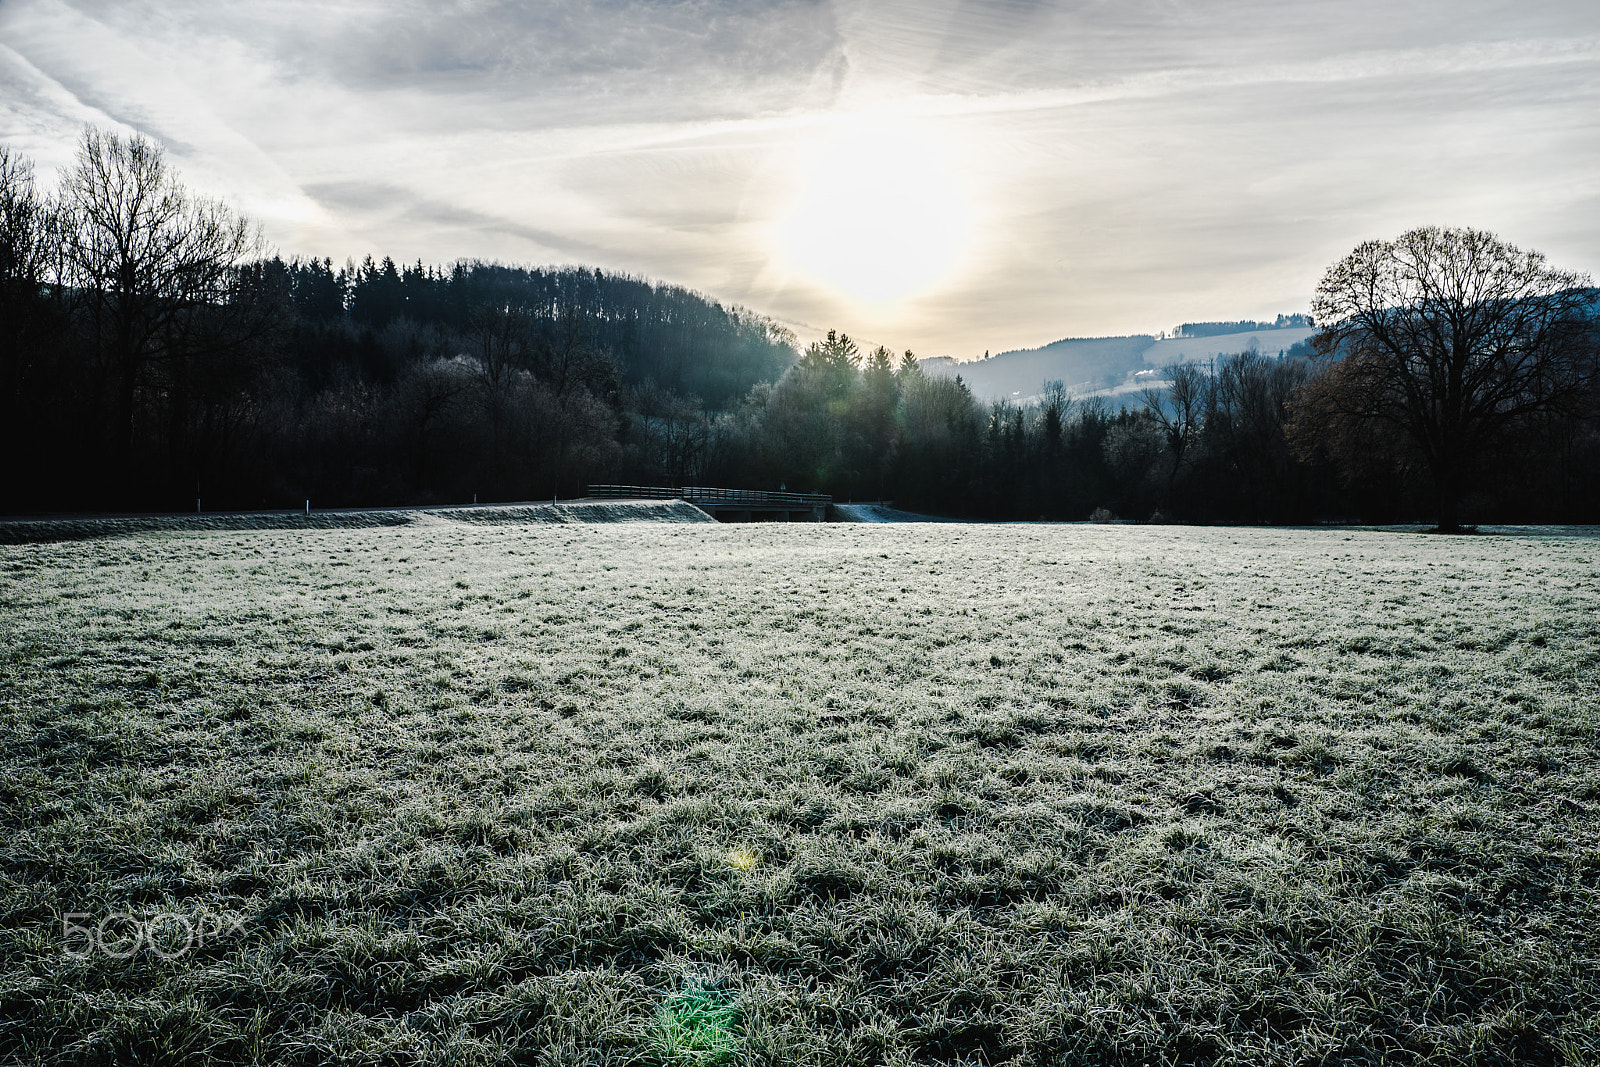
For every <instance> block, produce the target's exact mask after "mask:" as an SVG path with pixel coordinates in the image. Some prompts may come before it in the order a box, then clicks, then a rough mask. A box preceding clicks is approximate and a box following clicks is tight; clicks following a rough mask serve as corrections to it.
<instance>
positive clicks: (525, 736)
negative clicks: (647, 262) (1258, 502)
mask: <svg viewBox="0 0 1600 1067" xmlns="http://www.w3.org/2000/svg"><path fill="white" fill-rule="evenodd" d="M0 601H3V603H4V604H5V605H6V607H5V610H4V611H3V612H0V701H3V703H0V738H3V741H0V745H3V747H0V816H3V819H4V834H3V835H0V910H3V914H4V920H3V922H0V961H3V963H4V968H3V971H0V1060H3V1061H5V1062H20V1063H54V1062H119V1063H121V1062H140V1063H144V1062H163V1061H164V1062H171V1061H174V1060H181V1059H185V1058H187V1059H194V1060H199V1059H211V1060H214V1061H219V1062H252V1061H254V1062H274V1063H308V1064H309V1063H327V1062H340V1063H372V1064H378V1063H440V1064H443V1063H452V1064H474V1063H491V1062H506V1061H511V1062H519V1063H578V1062H592V1063H617V1064H622V1063H659V1064H708V1063H717V1062H725V1063H762V1064H780V1063H782V1064H791V1063H792V1064H838V1065H845V1064H879V1063H881V1064H914V1063H940V1064H944V1063H1000V1062H1015V1063H1019V1064H1036V1063H1037V1064H1047V1063H1049V1064H1055V1063H1059V1064H1129V1065H1131V1064H1205V1063H1251V1064H1281V1065H1289V1064H1309V1063H1328V1064H1333V1063H1371V1064H1376V1063H1379V1062H1387V1063H1418V1064H1420V1063H1427V1064H1481V1065H1489V1064H1510V1063H1554V1064H1590V1063H1594V1062H1596V1061H1597V1059H1600V921H1597V920H1600V888H1597V884H1600V691H1597V687H1596V684H1595V679H1596V678H1597V677H1600V541H1596V540H1592V539H1562V538H1545V539H1537V540H1536V539H1530V538H1519V537H1477V538H1437V537H1425V536H1418V535H1408V534H1398V533H1386V532H1354V531H1291V530H1262V529H1200V528H1186V527H1155V526H1045V525H1039V526H1030V525H1016V526H983V525H977V524H971V525H934V524H840V525H810V524H751V525H728V526H724V525H713V524H703V525H700V524H695V525H690V524H666V523H649V522H617V523H611V524H597V525H555V524H548V523H547V524H523V523H520V522H514V521H507V522H502V523H500V524H493V525H469V524H464V523H458V522H451V521H447V520H444V519H438V518H435V519H433V520H431V521H426V522H417V523H412V524H409V525H405V526H381V527H371V528H358V529H298V530H277V529H272V530H248V531H199V532H145V533H133V534H128V535H125V536H116V537H109V538H102V539H98V540H82V541H63V542H49V543H36V544H22V545H7V546H0ZM64 924H65V925H64ZM124 956H125V958H118V957H124Z"/></svg>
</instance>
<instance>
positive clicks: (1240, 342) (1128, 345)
mask: <svg viewBox="0 0 1600 1067" xmlns="http://www.w3.org/2000/svg"><path fill="white" fill-rule="evenodd" d="M1305 321H1306V317H1305V316H1304V315H1280V316H1278V322H1280V323H1288V322H1293V323H1298V324H1296V325H1287V324H1286V325H1282V326H1280V325H1278V324H1277V323H1261V322H1245V323H1185V324H1184V325H1183V326H1180V327H1179V328H1178V330H1177V331H1175V332H1177V333H1178V334H1179V336H1175V337H1166V338H1157V337H1155V336H1153V335H1151V334H1133V335H1131V336H1127V337H1067V338H1063V339H1062V340H1060V341H1053V342H1051V343H1050V344H1047V345H1044V346H1043V347H1041V348H1024V349H1017V350H1014V351H1010V352H1001V353H999V354H998V355H995V356H990V357H988V358H986V359H976V360H969V361H966V362H962V361H959V360H955V359H952V358H950V357H949V356H935V357H933V358H931V359H924V360H922V361H921V362H922V368H923V370H924V371H926V372H927V373H929V374H939V375H944V376H946V377H954V376H955V375H958V374H959V375H960V376H961V379H962V380H963V381H964V382H966V383H967V385H968V386H969V387H970V388H971V389H972V391H973V393H974V394H975V395H977V396H979V397H982V398H983V399H986V400H1006V399H1010V400H1018V401H1021V400H1027V399H1029V398H1031V397H1034V396H1037V395H1038V394H1039V392H1040V391H1041V389H1042V388H1043V385H1044V383H1045V382H1047V381H1060V382H1062V383H1063V384H1065V385H1066V387H1067V391H1068V392H1069V393H1072V394H1073V395H1076V396H1087V395H1090V394H1095V393H1107V394H1115V393H1119V392H1122V391H1125V388H1126V387H1128V386H1129V384H1130V383H1131V382H1133V381H1134V380H1135V379H1134V376H1135V375H1137V374H1139V373H1140V372H1141V371H1145V372H1148V371H1149V370H1150V369H1151V368H1159V367H1165V366H1169V365H1171V364H1174V363H1199V362H1205V361H1207V360H1211V359H1215V358H1216V357H1217V356H1220V355H1231V354H1233V353H1236V352H1244V351H1247V350H1248V349H1250V348H1251V347H1252V345H1253V346H1254V347H1255V348H1256V349H1257V350H1258V351H1260V352H1261V354H1262V355H1267V356H1280V355H1283V354H1284V353H1286V352H1287V351H1288V350H1289V349H1290V348H1292V347H1293V346H1294V345H1296V344H1298V343H1300V342H1302V341H1304V340H1305V339H1306V338H1308V337H1310V336H1311V335H1312V334H1314V333H1316V330H1315V329H1313V328H1312V327H1310V326H1307V325H1301V324H1303V323H1304V322H1305ZM1223 326H1228V327H1236V326H1245V327H1248V328H1247V329H1245V330H1236V331H1234V332H1231V333H1219V332H1213V331H1212V327H1223ZM1191 329H1192V330H1193V331H1194V333H1193V334H1192V335H1190V334H1189V333H1187V332H1186V331H1189V330H1191ZM1146 377H1147V376H1146ZM1141 384H1142V383H1141Z"/></svg>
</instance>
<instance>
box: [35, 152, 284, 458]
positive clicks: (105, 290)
mask: <svg viewBox="0 0 1600 1067" xmlns="http://www.w3.org/2000/svg"><path fill="white" fill-rule="evenodd" d="M62 219H63V235H64V237H65V253H66V256H65V260H66V261H65V263H64V268H65V280H66V281H67V282H68V284H70V285H71V286H72V287H73V289H74V291H75V293H76V295H77V296H78V298H79V299H80V300H82V301H83V302H84V305H85V310H86V311H87V318H88V321H89V323H90V326H91V328H92V329H93V331H94V334H95V337H96V341H97V344H98V347H99V349H100V351H101V352H102V354H103V358H104V359H105V360H106V362H107V363H108V364H109V365H108V367H107V370H108V371H109V372H110V375H111V377H112V378H113V379H114V380H115V383H116V386H115V387H116V397H115V401H114V409H113V410H114V413H115V418H116V426H115V428H114V431H113V443H114V445H115V446H117V447H118V448H119V449H120V450H121V455H123V456H124V457H127V456H128V454H129V449H130V447H131V443H132V440H133V420H134V412H135V399H136V395H137V392H138V389H139V386H140V382H141V378H142V376H143V374H144V372H145V370H146V368H147V367H148V366H149V365H150V364H152V363H154V362H156V361H159V360H161V359H163V358H165V357H166V356H168V355H170V354H171V353H172V349H173V346H174V343H175V341H174V339H175V337H177V336H178V335H180V334H181V333H182V330H181V329H180V326H181V324H182V322H183V320H184V318H185V317H186V316H188V315H190V313H192V312H193V311H195V310H196V309H200V308H206V307H212V306H217V305H221V304H223V303H224V302H226V300H227V298H228V296H229V291H230V286H231V285H232V283H233V280H234V279H233V273H234V268H235V267H236V266H237V265H239V264H241V263H243V262H245V261H246V260H248V259H250V258H251V257H254V256H257V255H259V254H260V253H261V251H262V247H263V245H262V239H261V237H260V233H259V231H258V230H257V229H256V228H255V227H254V226H252V225H251V224H250V223H249V222H248V221H246V220H245V219H243V218H240V217H238V216H236V215H235V214H234V213H233V212H231V211H230V210H229V209H228V208H227V207H225V206H224V205H223V204H221V203H220V202H217V201H214V200H208V199H206V198H204V197H199V196H195V195H194V194H192V193H190V192H189V191H188V190H186V189H185V188H184V187H183V186H182V185H181V184H180V183H179V182H178V180H177V178H176V176H175V175H174V174H173V173H172V171H171V169H170V168H169V167H168V166H167V162H166V156H165V153H164V152H163V150H162V149H161V147H160V146H159V145H156V144H154V143H152V142H150V141H148V140H146V139H144V138H143V137H139V136H133V137H126V138H125V137H121V136H119V135H117V134H115V133H110V132H106V131H103V130H97V129H94V128H93V127H91V128H89V129H87V130H85V131H84V134H83V141H82V143H81V144H80V145H79V147H78V160H77V164H76V166H75V167H74V169H73V170H72V171H71V173H70V174H68V175H67V177H66V180H65V182H64V185H63V190H62Z"/></svg>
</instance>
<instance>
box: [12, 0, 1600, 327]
mask: <svg viewBox="0 0 1600 1067" xmlns="http://www.w3.org/2000/svg"><path fill="white" fill-rule="evenodd" d="M1597 113H1600V8H1596V7H1595V5H1593V4H1592V3H1588V2H1570V3H1541V4H1536V5H1524V6H1523V7H1522V8H1519V9H1518V10H1517V13H1516V18H1515V19H1514V20H1513V19H1509V18H1507V16H1506V9H1505V7H1504V5H1503V4H1502V3H1500V2H1498V0H1424V2H1421V3H1416V4H1408V5H1402V6H1399V7H1396V6H1395V5H1393V4H1392V3H1388V2H1379V0H1343V2H1333V3H1317V4H1312V3H1291V4H1284V3H1282V2H1278V0H1212V2H1206V3H1199V2H1189V0H1125V2H1120V3H1116V4H1104V3H1078V2H1067V0H1060V2H1057V0H832V2H820V0H817V2H813V0H757V2H753V3H751V2H743V0H679V2H662V0H597V2H591V3H580V2H572V0H552V2H550V3H542V4H537V5H526V4H520V3H512V2H509V0H459V2H456V3H452V4H447V5H441V4H436V3H427V2H423V0H402V2H382V3H379V2H375V0H374V2H361V3H349V2H342V3H327V2H315V3H313V2H310V0H270V2H261V3H256V4H250V5H218V4H214V3H208V2H201V0H167V2H157V0H131V2H129V0H116V2H113V0H8V2H7V3H5V4H4V5H3V6H0V137H3V138H4V139H5V140H6V141H7V142H9V143H12V144H14V145H16V146H17V147H19V148H20V149H22V150H23V151H25V152H27V153H29V154H30V155H33V156H34V157H35V158H36V159H37V160H38V161H39V162H40V164H41V166H42V167H44V168H47V169H48V168H49V167H52V166H60V165H62V164H64V163H65V162H67V161H69V160H70V158H71V154H72V149H73V143H74V141H75V139H76V137H77V133H78V130H79V129H80V128H81V126H82V124H83V123H85V122H95V123H99V124H113V123H114V124H120V125H122V126H123V127H125V128H129V129H137V130H139V131H141V132H144V133H146V134H148V135H150V136H153V137H156V138H158V139H160V140H161V141H162V142H163V143H165V144H166V145H167V146H168V147H169V149H170V150H171V151H172V153H173V157H174V161H175V163H177V165H178V166H179V167H180V168H181V170H182V171H183V173H184V176H185V178H186V180H188V181H189V183H190V184H191V185H193V186H195V187H196V188H198V189H201V190H202V191H205V192H208V193H212V194H214V195H221V196H225V197H227V198H228V199H229V200H230V201H231V202H234V203H235V204H236V205H237V206H239V207H241V208H242V209H244V210H246V211H248V212H250V213H252V214H254V215H256V216H257V217H259V218H260V219H261V220H262V221H263V223H264V224H265V226H266V228H267V231H268V234H269V236H270V237H271V239H272V240H274V241H276V242H277V244H278V245H279V246H280V247H281V248H282V249H283V250H284V251H285V252H288V253H303V254H316V255H331V256H333V257H334V258H335V259H339V260H342V259H343V258H345V257H346V256H354V257H355V258H360V256H361V255H363V254H365V253H366V252H369V251H370V252H373V253H375V254H378V255H382V254H390V255H393V256H394V257H395V258H396V259H399V260H404V261H407V262H410V261H414V260H415V259H418V258H420V259H422V260H424V261H426V262H437V263H443V262H449V261H452V260H455V259H457V258H461V257H468V258H471V257H482V258H491V259H502V260H526V261H530V262H549V261H576V262H588V263H593V264H595V265H597V266H601V267H604V268H606V269H611V270H626V271H630V272H635V273H644V274H649V275H652V276H655V277H660V278H665V279H670V280H673V281H678V282H681V283H684V284H687V285H691V286H694V287H696V288H699V289H702V290H704V291H707V292H709V293H712V294H713V295H715V296H718V297H722V298H724V299H729V300H734V301H740V302H745V303H748V304H750V305H752V306H754V307H756V308H757V309H759V310H762V311H765V312H768V313H770V314H773V315H775V316H777V317H779V318H780V319H783V320H785V321H790V322H796V323H800V324H802V325H803V324H807V323H816V324H826V325H828V326H837V327H840V328H843V329H846V330H848V331H849V332H851V333H852V334H854V335H859V336H870V337H875V338H883V339H884V340H885V341H886V343H889V344H891V346H893V347H895V348H896V349H903V348H906V347H911V348H914V349H916V350H917V351H919V352H921V353H925V354H935V353H941V352H949V353H952V354H956V355H976V354H979V353H981V352H982V351H983V350H984V349H990V350H995V351H998V350H1001V349H1004V348H1012V347H1017V346H1021V345H1031V344H1037V343H1041V342H1045V341H1049V340H1053V339H1055V338H1058V337H1061V336H1063V335H1065V334H1068V333H1076V334H1105V333H1125V332H1134V331H1142V330H1152V329H1157V328H1160V327H1162V326H1170V325H1171V324H1172V323H1173V322H1176V321H1179V320H1181V319H1195V318H1221V317H1227V318H1239V317H1260V316H1263V315H1270V314H1273V313H1276V312H1278V311H1291V310H1301V309H1303V308H1304V307H1305V305H1306V303H1307V301H1308V299H1309V294H1310V291H1311V289H1312V287H1314V285H1315V281H1316V278H1317V276H1318V274H1319V273H1320V270H1321V269H1322V267H1323V266H1325V265H1326V264H1327V263H1328V262H1330V261H1331V260H1332V259H1333V258H1336V257H1337V256H1338V255H1340V254H1342V253H1343V252H1345V251H1348V249H1349V248H1350V247H1351V245H1353V244H1354V243H1355V242H1356V241H1358V240H1360V239H1363V238H1366V237H1370V236H1375V235H1379V234H1383V233H1390V232H1396V231H1398V230H1399V229H1402V228H1405V227H1407V226H1411V225H1418V224H1423V223H1428V222H1453V223H1457V224H1461V223H1466V224H1472V225H1479V226H1486V227H1489V228H1493V229H1499V230H1501V231H1502V232H1503V233H1504V234H1505V235H1506V236H1507V237H1509V238H1511V239H1513V240H1516V241H1518V242H1520V243H1523V244H1526V245H1530V246H1533V247H1539V248H1542V249H1544V250H1545V251H1547V252H1548V253H1550V255H1551V256H1552V258H1553V259H1556V260H1558V261H1559V262H1560V263H1562V265H1565V266H1571V267H1574V268H1578V269H1587V270H1590V271H1596V270H1597V268H1600V229H1597V227H1596V226H1594V225H1589V224H1587V223H1583V222H1582V220H1583V219H1586V218H1592V217H1594V213H1593V205H1594V204H1595V203H1596V202H1597V198H1600V178H1597V175H1600V166H1597V164H1600V130H1597V128H1596V124H1595V123H1594V122H1593V115H1594V114H1597ZM874 123H876V124H878V125H879V126H881V127H882V128H885V129H892V130H896V131H901V132H904V131H908V130H909V131H913V132H914V133H915V134H916V136H919V137H922V138H924V139H925V140H926V141H927V142H928V144H929V145H933V146H937V147H938V148H939V149H940V150H941V152H942V153H943V155H945V156H947V157H949V159H950V160H951V161H952V162H951V164H950V165H951V167H953V168H954V169H955V171H956V173H953V174H952V175H950V176H948V177H950V179H951V182H950V183H949V184H951V185H952V187H957V186H959V188H961V189H964V190H967V191H968V195H970V197H971V198H972V203H971V204H969V205H965V206H966V207H967V208H970V210H971V211H972V213H973V216H974V217H975V218H977V219H979V220H980V223H979V225H978V230H977V237H976V239H975V241H974V243H973V246H972V247H971V248H970V249H968V250H966V251H965V252H964V253H963V257H962V259H961V261H960V263H959V264H958V267H957V269H955V270H953V271H952V272H951V273H950V274H949V276H948V277H945V278H944V279H943V280H942V281H941V282H940V283H939V284H938V287H937V289H936V291H928V292H924V293H920V294H913V295H911V296H909V297H907V298H905V299H903V300H900V301H898V302H895V303H886V304H866V303H862V302H860V301H857V300H854V299H852V298H851V297H850V296H849V294H846V293H841V292H838V291H835V290H833V289H830V288H829V286H828V285H826V284H824V283H823V282H822V281H820V280H818V279H816V278H808V277H804V276H801V275H799V274H797V273H796V272H795V271H794V270H792V269H790V268H789V267H788V266H787V265H786V264H785V263H784V262H783V259H782V255H781V250H780V249H779V248H778V247H777V246H776V245H775V240H776V234H777V233H778V231H779V229H780V226H779V224H780V222H781V221H782V219H783V218H784V217H785V213H786V212H787V211H789V210H790V208H791V206H792V205H793V204H794V203H796V202H797V200H798V198H800V197H802V196H803V194H804V193H805V189H804V182H805V181H806V180H807V179H806V177H805V175H807V174H808V173H813V172H815V170H816V166H817V162H818V154H819V153H826V152H828V151H829V150H830V149H829V145H830V144H832V143H834V134H835V133H836V132H837V131H838V130H840V129H843V128H848V127H850V126H851V124H857V125H859V124H868V125H871V124H874ZM827 163H828V165H829V166H832V167H837V168H840V169H842V170H843V171H845V172H849V171H851V170H852V169H857V168H885V167H887V168H893V167H895V166H897V165H898V161H897V160H896V159H894V158H892V157H886V156H884V155H883V154H882V153H881V152H874V151H873V150H872V149H871V148H870V147H869V148H868V149H866V150H864V151H859V152H856V153H855V154H853V155H852V156H850V157H849V158H839V159H829V160H827ZM907 180H914V176H913V177H911V178H908V179H907ZM839 254H840V255H842V256H848V255H851V254H852V253H851V250H850V249H849V248H841V249H840V252H839Z"/></svg>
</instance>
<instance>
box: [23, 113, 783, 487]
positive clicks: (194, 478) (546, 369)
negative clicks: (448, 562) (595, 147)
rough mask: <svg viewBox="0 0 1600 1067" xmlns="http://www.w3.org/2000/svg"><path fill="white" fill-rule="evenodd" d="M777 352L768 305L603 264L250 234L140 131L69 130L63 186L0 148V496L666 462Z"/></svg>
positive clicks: (590, 469) (392, 482)
mask: <svg viewBox="0 0 1600 1067" xmlns="http://www.w3.org/2000/svg"><path fill="white" fill-rule="evenodd" d="M795 358H796V352H795V348H794V342H793V338H792V336H791V335H790V334H789V333H788V331H786V330H784V329H783V328H781V327H779V326H777V325H776V324H774V323H772V322H771V321H770V320H767V319H764V318H762V317H760V316H757V315H754V314H751V313H749V312H746V311H743V310H740V309H737V308H728V307H724V306H722V305H720V304H718V303H716V302H714V301H711V300H708V299H706V298H705V297H702V296H700V295H699V294H696V293H693V292H690V291H688V290H685V289H681V288H677V287H674V286H668V285H659V284H653V283H651V282H648V281H644V280H641V279H638V278H633V277H627V276H622V275H616V274H606V273H603V272H601V271H598V270H589V269H582V268H559V269H524V268H515V267H506V266H499V265H494V264H484V263H458V264H456V265H454V266H452V267H450V268H447V269H443V270H441V269H436V268H432V267H424V266H422V265H421V264H416V265H413V266H409V267H400V266H397V265H396V264H395V263H394V262H393V261H392V260H390V259H383V260H382V261H377V262H375V261H374V260H373V259H371V258H370V257H369V258H368V259H367V260H366V261H364V262H363V263H361V264H360V265H359V266H358V265H356V264H353V263H350V264H346V266H345V267H344V268H342V269H335V267H334V266H333V264H332V263H331V262H330V261H328V260H326V259H324V260H293V261H288V262H286V261H284V260H283V259H281V258H278V257H276V256H272V257H267V256H266V255H265V252H264V247H263V243H262V241H261V239H260V237H259V235H258V233H257V231H256V230H255V229H254V228H253V227H251V226H250V225H249V224H248V223H247V222H245V221H244V220H242V219H240V218H238V217H237V216H236V215H234V214H233V213H232V212H231V211H230V210H229V209H228V208H227V207H226V206H224V205H222V204H220V203H217V202H214V201H210V200H207V199H205V198H203V197H199V196H196V195H193V194H191V193H190V192H188V191H187V190H186V189H184V187H183V186H182V185H181V184H179V183H178V181H177V180H176V177H175V176H174V174H173V173H172V171H171V169H170V167H169V166H168V165H167V163H166V161H165V159H164V158H163V154H162V152H161V150H160V149H159V148H158V147H157V146H155V145H153V144H151V143H150V142H148V141H145V140H143V139H141V138H137V137H135V138H127V139H125V138H121V137H118V136H116V135H113V134H108V133H104V132H101V131H98V130H94V129H90V130H88V131H86V132H85V134H84V138H83V142H82V144H81V146H80V150H79V154H78V159H77V163H76V166H75V167H73V168H72V169H71V170H70V171H69V172H68V173H67V174H66V175H65V177H64V178H63V180H62V183H61V186H60V188H59V190H56V191H46V190H43V189H41V188H40V187H39V186H38V184H37V182H36V181H35V179H34V175H33V171H32V167H31V165H30V164H29V163H28V162H27V161H26V160H24V159H22V158H20V157H18V156H17V155H15V154H14V153H11V152H9V151H8V150H6V149H5V148H4V147H3V146H0V405H3V409H0V434H3V437H0V446H3V448H4V454H5V456H6V466H7V476H6V479H5V486H4V489H5V491H4V505H3V506H4V508H5V509H6V510H9V511H11V512H13V513H15V512H20V511H27V510H98V509H106V508H140V509H145V508H163V507H168V508H192V507H194V506H195V501H196V499H197V498H199V499H203V500H204V501H205V502H206V504H207V506H210V507H219V508H220V507H257V506H295V505H298V504H299V502H300V501H301V500H303V499H305V498H310V499H312V500H313V501H314V502H315V503H316V504H320V505H336V504H390V503H408V502H429V501H459V500H466V499H471V498H472V497H473V496H474V495H477V496H478V497H479V498H480V499H485V500H490V499H502V500H503V499H530V498H539V497H549V496H551V495H552V494H556V493H560V494H562V495H575V494H576V493H577V492H578V491H579V489H580V487H581V486H582V484H583V483H584V482H586V481H591V480H602V479H610V478H615V477H619V476H626V475H630V474H635V475H638V476H658V475H659V474H660V473H661V469H662V468H663V465H670V462H671V456H670V454H662V455H658V453H661V451H662V447H661V446H662V445H663V444H664V443H666V442H664V441H663V440H661V439H662V438H663V436H665V438H670V428H671V426H672V425H674V419H676V418H678V415H677V413H679V412H683V411H699V410H701V409H702V407H703V406H705V405H710V406H712V407H723V406H728V405H730V404H731V403H734V402H736V401H737V400H738V399H739V398H741V397H743V396H744V395H745V394H746V393H747V392H748V391H749V390H750V388H751V386H752V385H754V384H755V383H757V382H766V381H772V380H774V379H776V378H778V377H779V376H780V375H781V374H782V373H783V372H784V371H785V370H786V369H787V368H788V367H789V365H790V364H792V363H793V362H794V361H795ZM664 428H665V429H664ZM668 452H669V453H670V449H669V450H668Z"/></svg>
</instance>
